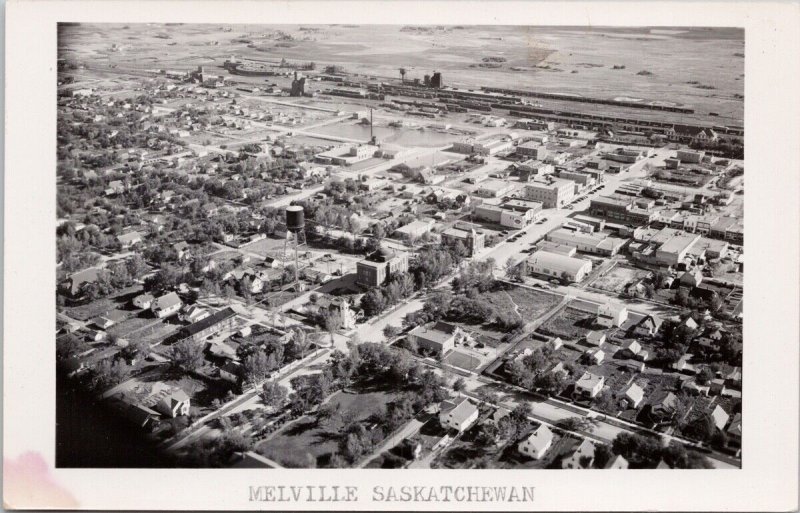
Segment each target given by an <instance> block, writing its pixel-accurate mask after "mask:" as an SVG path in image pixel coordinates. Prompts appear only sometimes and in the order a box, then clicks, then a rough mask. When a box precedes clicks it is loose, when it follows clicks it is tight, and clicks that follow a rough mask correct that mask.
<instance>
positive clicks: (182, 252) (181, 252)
mask: <svg viewBox="0 0 800 513" xmlns="http://www.w3.org/2000/svg"><path fill="white" fill-rule="evenodd" d="M172 249H174V250H175V252H176V253H177V254H178V259H179V260H183V259H184V258H186V257H188V256H189V243H188V242H186V241H182V242H177V243H175V244H173V245H172Z"/></svg>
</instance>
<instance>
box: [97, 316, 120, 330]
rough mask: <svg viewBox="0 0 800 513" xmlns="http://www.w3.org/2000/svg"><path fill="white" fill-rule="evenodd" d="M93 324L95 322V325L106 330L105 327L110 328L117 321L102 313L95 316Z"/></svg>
mask: <svg viewBox="0 0 800 513" xmlns="http://www.w3.org/2000/svg"><path fill="white" fill-rule="evenodd" d="M92 324H94V325H95V326H97V327H98V328H100V329H101V330H104V329H107V328H110V327H111V326H113V325H114V324H116V323H115V322H114V320H113V319H109V318H108V317H106V316H104V315H101V316H99V317H95V318H94V319H92Z"/></svg>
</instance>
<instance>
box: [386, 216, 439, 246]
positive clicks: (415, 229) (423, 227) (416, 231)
mask: <svg viewBox="0 0 800 513" xmlns="http://www.w3.org/2000/svg"><path fill="white" fill-rule="evenodd" d="M432 227H433V220H432V219H429V220H427V221H423V220H421V219H418V220H416V221H411V222H410V223H408V224H406V225H403V226H401V227H400V228H398V229H397V230H395V231H394V233H395V236H397V237H399V238H401V239H403V240H407V241H411V240H414V239H417V238H419V237H422V236H423V235H425V234H426V233H428V232H430V231H431V228H432Z"/></svg>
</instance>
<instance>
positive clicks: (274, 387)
mask: <svg viewBox="0 0 800 513" xmlns="http://www.w3.org/2000/svg"><path fill="white" fill-rule="evenodd" d="M260 396H261V400H262V401H264V404H265V405H267V406H271V407H272V408H274V409H275V410H278V409H280V408H281V407H282V406H283V404H284V403H285V402H286V398H287V397H288V396H289V392H288V390H286V387H284V386H282V385H280V384H278V382H277V381H267V382H266V383H264V385H263V386H262V387H261V394H260Z"/></svg>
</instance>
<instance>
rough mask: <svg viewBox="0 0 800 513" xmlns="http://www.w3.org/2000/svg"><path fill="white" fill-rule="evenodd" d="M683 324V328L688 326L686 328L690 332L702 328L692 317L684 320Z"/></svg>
mask: <svg viewBox="0 0 800 513" xmlns="http://www.w3.org/2000/svg"><path fill="white" fill-rule="evenodd" d="M681 324H682V325H683V326H686V327H687V328H689V329H690V330H696V329H697V328H699V327H700V326H698V324H697V322H696V321H695V320H694V319H692V318H691V317H687V318H686V319H684V320H683V321H682V322H681Z"/></svg>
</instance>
